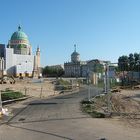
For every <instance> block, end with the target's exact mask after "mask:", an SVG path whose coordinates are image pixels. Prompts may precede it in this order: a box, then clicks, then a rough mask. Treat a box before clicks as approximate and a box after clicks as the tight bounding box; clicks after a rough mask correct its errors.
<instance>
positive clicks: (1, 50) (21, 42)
mask: <svg viewBox="0 0 140 140" xmlns="http://www.w3.org/2000/svg"><path fill="white" fill-rule="evenodd" d="M40 67H41V66H40V49H39V47H38V48H37V50H36V54H35V55H33V54H32V46H31V45H30V42H29V40H28V36H27V35H26V34H25V33H24V32H23V31H22V29H21V26H19V27H18V30H17V31H16V32H14V33H13V34H12V36H11V38H10V40H9V42H8V45H7V47H5V45H4V44H0V71H1V72H4V73H5V74H6V75H10V76H15V77H21V76H22V77H39V76H41V68H40Z"/></svg>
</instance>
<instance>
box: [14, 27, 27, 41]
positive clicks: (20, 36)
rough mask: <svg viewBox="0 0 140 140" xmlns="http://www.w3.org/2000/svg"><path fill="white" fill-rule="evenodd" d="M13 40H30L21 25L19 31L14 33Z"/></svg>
mask: <svg viewBox="0 0 140 140" xmlns="http://www.w3.org/2000/svg"><path fill="white" fill-rule="evenodd" d="M11 40H28V36H27V35H26V34H25V33H24V32H22V31H21V27H20V26H19V27H18V31H16V32H14V33H13V34H12V36H11Z"/></svg>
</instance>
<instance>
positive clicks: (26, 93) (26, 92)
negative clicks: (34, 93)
mask: <svg viewBox="0 0 140 140" xmlns="http://www.w3.org/2000/svg"><path fill="white" fill-rule="evenodd" d="M26 95H27V88H26V87H25V96H26Z"/></svg>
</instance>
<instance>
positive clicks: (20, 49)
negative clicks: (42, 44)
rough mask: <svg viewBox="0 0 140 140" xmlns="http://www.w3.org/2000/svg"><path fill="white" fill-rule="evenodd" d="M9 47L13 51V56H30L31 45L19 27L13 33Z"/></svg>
mask: <svg viewBox="0 0 140 140" xmlns="http://www.w3.org/2000/svg"><path fill="white" fill-rule="evenodd" d="M8 45H9V47H11V48H13V49H14V54H23V55H30V54H31V45H30V43H29V40H28V36H27V35H26V34H25V33H24V32H23V31H21V27H20V26H19V27H18V31H16V32H14V33H13V34H12V36H11V39H10V41H9V44H8Z"/></svg>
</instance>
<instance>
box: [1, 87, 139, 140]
mask: <svg viewBox="0 0 140 140" xmlns="http://www.w3.org/2000/svg"><path fill="white" fill-rule="evenodd" d="M98 93H99V91H98V89H97V88H92V90H91V96H94V95H96V94H98ZM87 97H88V95H87V89H83V90H81V91H80V92H79V93H73V94H69V95H62V96H57V97H53V98H51V99H38V100H34V101H31V102H29V103H26V102H25V103H24V105H25V107H24V108H20V110H19V111H18V113H17V114H14V116H13V117H11V118H10V119H9V121H8V123H6V124H2V125H0V140H32V139H33V140H39V139H41V140H63V139H65V140H100V139H101V138H106V139H107V140H125V139H127V140H139V139H140V136H139V133H138V132H139V131H135V130H133V129H131V128H130V129H129V128H127V127H125V126H121V125H118V124H115V123H113V122H110V121H109V120H106V119H93V118H91V117H90V116H89V115H87V114H85V113H83V112H82V111H81V109H80V101H81V100H82V99H84V98H87ZM125 128H126V129H125ZM129 131H130V133H129Z"/></svg>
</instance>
